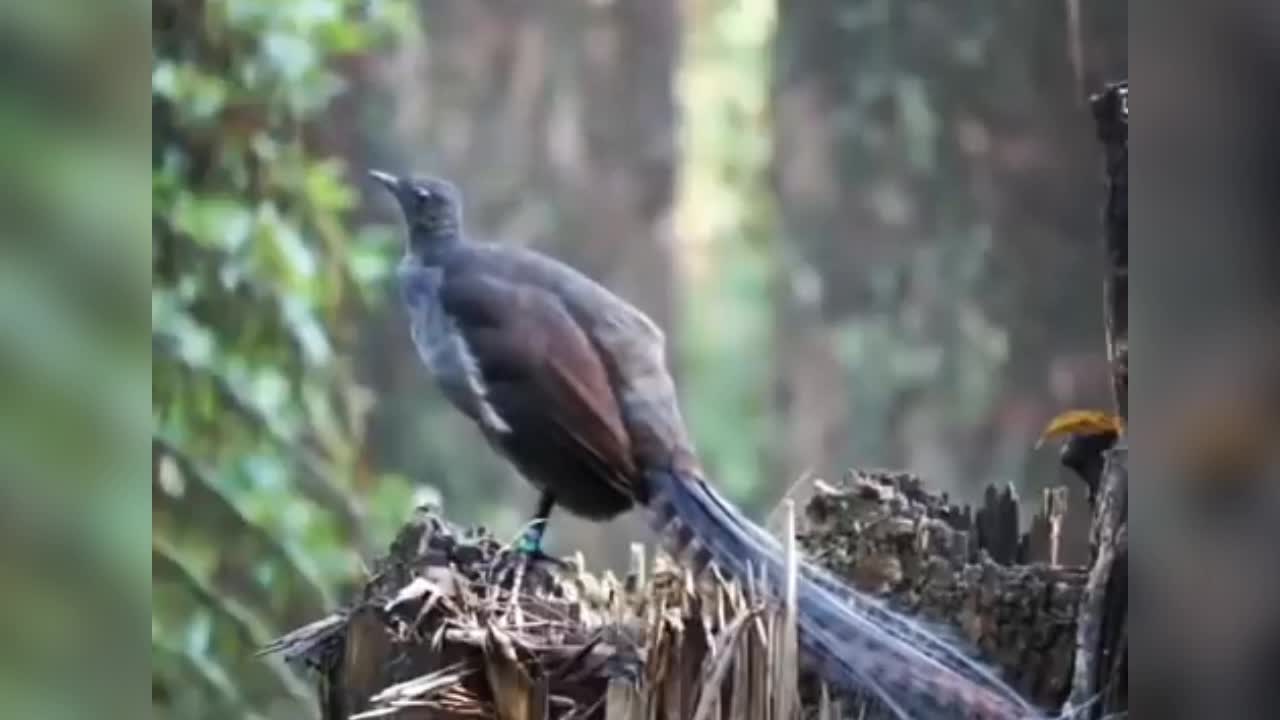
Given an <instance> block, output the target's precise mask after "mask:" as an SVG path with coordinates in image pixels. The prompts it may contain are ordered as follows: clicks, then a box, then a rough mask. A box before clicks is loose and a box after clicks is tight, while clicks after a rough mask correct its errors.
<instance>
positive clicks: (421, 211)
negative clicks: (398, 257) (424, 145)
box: [369, 170, 462, 250]
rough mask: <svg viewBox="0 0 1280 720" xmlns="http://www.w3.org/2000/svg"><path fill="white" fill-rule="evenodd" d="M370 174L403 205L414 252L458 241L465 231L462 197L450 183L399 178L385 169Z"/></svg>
mask: <svg viewBox="0 0 1280 720" xmlns="http://www.w3.org/2000/svg"><path fill="white" fill-rule="evenodd" d="M369 175H370V176H371V177H372V178H373V179H375V180H377V181H378V182H380V183H382V185H383V186H384V187H386V188H387V190H388V191H390V192H391V194H392V195H393V196H394V197H395V199H396V202H398V203H399V204H400V210H401V211H402V212H403V213H404V218H405V222H406V223H407V224H408V226H409V246H410V248H411V249H413V250H419V249H424V250H425V249H426V247H425V246H428V245H435V244H440V243H446V242H451V241H454V240H457V239H458V237H459V234H460V232H461V230H462V198H461V195H460V193H459V192H458V189H457V188H456V187H454V185H453V183H451V182H449V181H448V180H444V179H442V178H436V177H413V178H411V177H396V176H395V175H392V174H391V173H388V172H383V171H382V170H370V171H369Z"/></svg>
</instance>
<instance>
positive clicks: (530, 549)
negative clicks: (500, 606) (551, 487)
mask: <svg viewBox="0 0 1280 720" xmlns="http://www.w3.org/2000/svg"><path fill="white" fill-rule="evenodd" d="M555 504H556V498H555V495H554V494H553V493H550V492H544V493H542V495H541V497H539V498H538V509H537V510H536V511H535V512H534V515H533V519H532V520H530V521H529V523H528V525H527V526H526V527H525V531H524V532H523V533H522V534H521V535H520V538H519V539H518V540H516V544H515V553H516V556H517V557H516V558H515V567H509V566H508V567H505V568H503V569H502V571H501V572H500V575H499V584H501V583H502V581H503V580H505V579H506V577H507V575H508V573H509V572H512V571H514V573H515V578H514V582H513V583H512V586H511V592H512V595H515V594H518V593H519V592H520V585H521V583H522V581H523V580H524V575H525V572H526V571H527V570H528V568H529V567H530V566H531V565H535V564H542V563H545V564H548V565H553V566H555V567H557V568H560V569H565V568H567V567H568V563H566V562H564V561H563V560H560V559H557V558H554V557H551V556H550V555H548V554H546V553H545V552H544V551H543V550H542V539H543V536H545V535H546V532H547V519H548V518H550V517H551V510H552V508H554V507H555Z"/></svg>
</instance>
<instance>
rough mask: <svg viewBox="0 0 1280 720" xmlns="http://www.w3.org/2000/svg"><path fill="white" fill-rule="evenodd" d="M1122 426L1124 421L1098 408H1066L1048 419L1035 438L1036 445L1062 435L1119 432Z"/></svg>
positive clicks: (1038, 445)
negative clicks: (1047, 422)
mask: <svg viewBox="0 0 1280 720" xmlns="http://www.w3.org/2000/svg"><path fill="white" fill-rule="evenodd" d="M1123 428H1124V423H1123V422H1122V421H1121V420H1120V418H1119V417H1117V416H1115V415H1112V414H1111V413H1106V412H1102V411H1100V410H1068V411H1066V412H1064V413H1062V414H1060V415H1058V416H1057V417H1055V418H1054V419H1053V420H1050V421H1049V425H1048V426H1047V427H1045V429H1044V432H1042V433H1040V439H1039V440H1036V447H1037V448H1038V447H1040V446H1041V445H1043V444H1044V443H1045V441H1046V440H1049V439H1051V438H1056V437H1062V436H1064V435H1097V434H1100V433H1104V432H1114V433H1119V432H1121V430H1123Z"/></svg>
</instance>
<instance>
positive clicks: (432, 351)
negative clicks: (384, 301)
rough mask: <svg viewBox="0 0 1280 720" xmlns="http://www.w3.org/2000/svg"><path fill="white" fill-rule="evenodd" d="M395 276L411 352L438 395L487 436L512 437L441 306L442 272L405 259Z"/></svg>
mask: <svg viewBox="0 0 1280 720" xmlns="http://www.w3.org/2000/svg"><path fill="white" fill-rule="evenodd" d="M398 274H399V277H400V290H401V296H402V298H403V300H404V304H405V309H406V311H407V312H408V315H409V332H410V336H411V337H412V338H413V344H414V347H415V348H417V351H418V357H420V358H421V359H422V362H423V364H424V365H426V366H427V370H428V371H429V372H430V373H431V375H432V377H433V378H435V381H436V384H437V385H439V387H440V390H441V392H443V393H444V395H445V397H446V398H448V399H449V401H450V402H451V403H453V405H454V406H455V407H457V408H458V409H459V410H461V411H462V412H463V413H465V414H466V415H467V416H468V417H470V418H471V419H472V420H473V421H475V422H476V423H478V424H479V425H480V427H481V429H482V430H484V431H485V432H486V433H498V434H501V433H506V432H510V428H508V427H507V423H506V422H505V421H504V420H503V419H502V417H501V416H499V415H498V413H497V412H496V411H494V409H493V407H492V406H491V405H490V404H489V402H488V400H487V399H486V397H485V394H486V389H485V383H484V378H483V377H482V375H481V373H480V368H479V366H478V364H477V363H476V359H475V357H474V356H473V355H472V354H471V351H470V349H469V348H468V347H467V344H466V341H465V339H464V338H463V337H462V334H461V333H459V332H458V328H457V324H456V323H455V322H454V320H453V319H452V318H450V317H449V315H448V314H447V313H446V312H445V311H444V308H443V307H442V305H441V303H440V286H441V282H442V280H443V270H442V269H441V268H439V267H424V266H422V265H420V264H417V263H415V262H413V261H412V260H409V259H406V261H405V262H403V263H401V265H400V268H399V271H398Z"/></svg>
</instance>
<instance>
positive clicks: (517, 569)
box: [492, 536, 572, 595]
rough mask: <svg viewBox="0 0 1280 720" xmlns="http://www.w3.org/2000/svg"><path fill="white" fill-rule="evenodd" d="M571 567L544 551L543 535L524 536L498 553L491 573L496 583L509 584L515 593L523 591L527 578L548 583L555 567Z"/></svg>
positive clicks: (536, 584)
mask: <svg viewBox="0 0 1280 720" xmlns="http://www.w3.org/2000/svg"><path fill="white" fill-rule="evenodd" d="M571 568H572V565H570V564H569V563H567V562H565V561H564V560H561V559H559V558H555V557H552V556H550V555H548V554H546V553H545V552H543V550H542V543H541V542H540V539H538V538H531V537H529V536H524V537H521V538H520V539H519V540H518V541H517V542H516V545H515V547H514V548H512V549H511V550H510V551H507V552H503V553H502V554H501V555H499V557H498V558H497V561H496V562H495V564H494V567H493V575H492V577H493V578H494V584H495V585H497V586H498V587H509V588H510V589H511V593H512V594H513V595H515V594H518V593H519V592H520V590H521V587H522V586H523V581H524V580H526V579H528V580H530V581H531V584H532V586H533V587H548V586H549V585H550V583H551V578H552V574H553V573H554V572H555V571H566V570H569V569H571Z"/></svg>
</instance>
